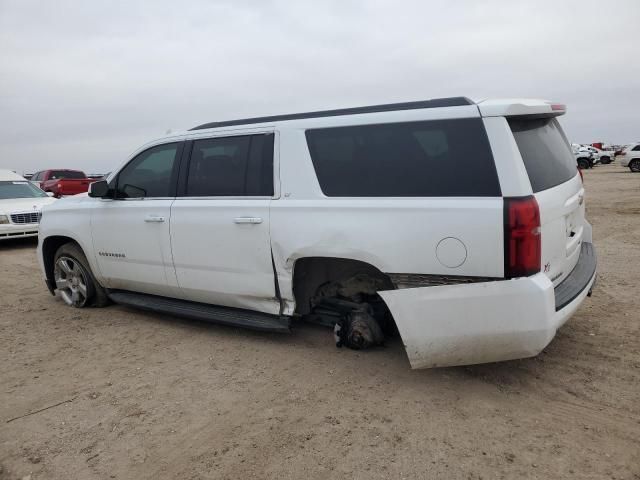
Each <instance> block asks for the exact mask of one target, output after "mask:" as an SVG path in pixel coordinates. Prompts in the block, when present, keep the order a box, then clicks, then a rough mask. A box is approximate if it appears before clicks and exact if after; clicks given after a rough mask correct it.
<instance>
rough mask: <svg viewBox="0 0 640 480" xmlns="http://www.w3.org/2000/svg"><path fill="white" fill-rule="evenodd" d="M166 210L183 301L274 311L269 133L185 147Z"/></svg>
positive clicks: (271, 144)
mask: <svg viewBox="0 0 640 480" xmlns="http://www.w3.org/2000/svg"><path fill="white" fill-rule="evenodd" d="M186 148H187V151H189V152H190V155H189V161H188V162H186V163H185V165H184V167H183V168H182V169H181V172H180V182H179V183H180V186H179V192H178V197H177V198H176V200H175V202H174V203H173V205H172V207H171V246H172V252H173V262H174V267H175V274H176V277H177V281H178V285H179V288H180V292H181V296H182V297H183V298H185V299H187V300H192V301H196V302H203V303H210V304H215V305H223V306H229V307H236V308H247V309H252V310H256V311H260V312H265V313H271V314H277V313H279V310H280V302H279V299H278V297H277V295H276V288H275V280H274V272H273V263H272V258H271V245H270V238H269V225H270V218H269V207H270V203H271V199H272V198H273V196H274V168H273V163H274V162H273V155H274V133H273V132H264V133H255V134H250V135H249V134H242V133H235V134H234V135H233V136H229V134H226V136H217V137H212V138H202V139H196V140H193V141H191V142H188V143H187V146H186Z"/></svg>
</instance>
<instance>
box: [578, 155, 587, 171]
mask: <svg viewBox="0 0 640 480" xmlns="http://www.w3.org/2000/svg"><path fill="white" fill-rule="evenodd" d="M578 168H579V169H580V170H586V169H587V168H589V162H587V161H586V160H584V159H582V158H579V159H578Z"/></svg>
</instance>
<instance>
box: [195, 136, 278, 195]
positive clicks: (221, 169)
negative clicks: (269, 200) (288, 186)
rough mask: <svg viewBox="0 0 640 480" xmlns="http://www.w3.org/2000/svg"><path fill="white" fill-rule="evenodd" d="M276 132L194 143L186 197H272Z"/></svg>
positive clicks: (208, 139) (218, 138)
mask: <svg viewBox="0 0 640 480" xmlns="http://www.w3.org/2000/svg"><path fill="white" fill-rule="evenodd" d="M273 137H274V136H273V134H264V135H242V136H236V137H217V138H207V139H203V140H196V141H194V142H193V147H192V150H191V157H190V161H189V170H188V173H187V185H186V191H185V196H187V197H210V196H211V197H214V196H272V195H273Z"/></svg>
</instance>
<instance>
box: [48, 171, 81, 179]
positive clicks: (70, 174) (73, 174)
mask: <svg viewBox="0 0 640 480" xmlns="http://www.w3.org/2000/svg"><path fill="white" fill-rule="evenodd" d="M63 178H86V177H85V175H84V173H82V172H79V171H77V170H51V175H49V179H51V180H60V179H63Z"/></svg>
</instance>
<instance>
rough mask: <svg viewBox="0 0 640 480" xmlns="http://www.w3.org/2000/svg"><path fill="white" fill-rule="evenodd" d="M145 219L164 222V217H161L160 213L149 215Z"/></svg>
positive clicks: (148, 221) (150, 221)
mask: <svg viewBox="0 0 640 480" xmlns="http://www.w3.org/2000/svg"><path fill="white" fill-rule="evenodd" d="M144 221H145V222H147V223H162V222H164V217H161V216H160V215H147V216H146V217H145V218H144Z"/></svg>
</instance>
